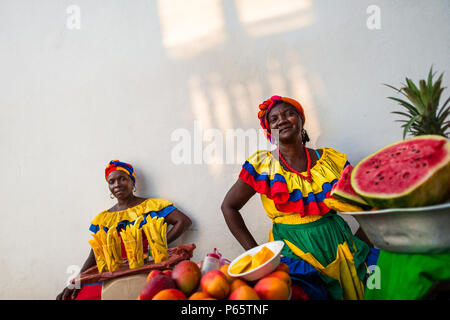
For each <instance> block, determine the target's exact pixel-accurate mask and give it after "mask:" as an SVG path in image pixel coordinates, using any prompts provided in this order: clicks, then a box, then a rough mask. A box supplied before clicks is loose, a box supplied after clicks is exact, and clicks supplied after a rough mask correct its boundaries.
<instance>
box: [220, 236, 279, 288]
mask: <svg viewBox="0 0 450 320" xmlns="http://www.w3.org/2000/svg"><path fill="white" fill-rule="evenodd" d="M263 247H267V248H268V249H270V250H272V252H273V253H274V256H273V257H272V258H270V259H269V260H267V261H266V262H265V263H263V264H262V265H260V266H258V267H256V268H255V269H252V270H249V271H247V272H243V273H239V274H235V273H232V272H230V269H231V268H232V267H233V265H234V264H235V263H236V262H237V261H239V259H241V258H242V257H243V256H245V255H246V254H249V255H251V256H253V255H254V254H256V253H257V252H258V251H259V250H261V249H262V248H263ZM283 247H284V242H283V241H272V242H267V243H264V244H261V245H259V246H257V247H254V248H252V249H250V250H247V251H245V252H244V253H242V254H241V255H239V256H238V257H237V258H235V259H234V260H233V261H231V263H230V266H229V268H228V274H229V275H230V276H231V277H236V278H242V279H244V280H247V281H255V280H258V279H260V278H262V277H264V276H265V275H268V274H269V273H271V272H272V271H274V270H275V269H276V268H277V267H278V265H279V264H280V258H281V250H282V249H283Z"/></svg>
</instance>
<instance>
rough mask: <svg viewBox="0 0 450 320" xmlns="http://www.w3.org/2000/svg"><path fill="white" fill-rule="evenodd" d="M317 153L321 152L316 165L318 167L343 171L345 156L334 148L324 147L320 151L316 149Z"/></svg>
mask: <svg viewBox="0 0 450 320" xmlns="http://www.w3.org/2000/svg"><path fill="white" fill-rule="evenodd" d="M317 151H318V152H320V151H322V154H321V156H320V159H319V161H318V163H319V164H320V165H325V166H331V167H336V166H337V168H339V170H341V169H343V168H344V166H345V165H346V163H347V155H346V154H345V153H342V152H340V151H337V150H336V149H334V148H330V147H325V148H322V149H317Z"/></svg>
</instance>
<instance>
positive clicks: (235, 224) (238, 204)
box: [221, 179, 258, 250]
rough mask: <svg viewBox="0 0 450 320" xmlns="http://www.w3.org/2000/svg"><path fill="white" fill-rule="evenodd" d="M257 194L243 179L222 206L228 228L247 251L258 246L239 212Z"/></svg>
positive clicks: (232, 188) (232, 189) (236, 184)
mask: <svg viewBox="0 0 450 320" xmlns="http://www.w3.org/2000/svg"><path fill="white" fill-rule="evenodd" d="M255 193H256V192H255V190H253V189H252V188H251V187H250V186H249V185H247V184H246V183H245V182H244V181H242V180H241V179H238V180H237V181H236V183H235V184H234V185H233V186H232V187H231V188H230V190H229V191H228V193H227V194H226V196H225V198H224V200H223V202H222V206H221V209H222V213H223V216H224V218H225V222H226V223H227V225H228V228H229V229H230V231H231V233H232V234H233V236H234V237H235V238H236V240H237V241H238V242H239V243H240V244H241V246H242V247H243V248H244V249H245V250H249V249H251V248H253V247H256V246H257V245H258V244H257V243H256V241H255V238H253V236H252V234H251V233H250V231H249V230H248V229H247V226H246V225H245V222H244V219H243V218H242V215H241V213H240V212H239V210H240V209H242V207H243V206H244V205H245V204H246V203H247V202H248V201H249V200H250V198H251V197H253V195H254V194H255Z"/></svg>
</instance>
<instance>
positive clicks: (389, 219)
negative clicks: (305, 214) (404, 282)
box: [339, 202, 450, 253]
mask: <svg viewBox="0 0 450 320" xmlns="http://www.w3.org/2000/svg"><path fill="white" fill-rule="evenodd" d="M339 213H340V214H343V215H351V216H353V217H354V218H355V219H356V220H357V221H358V223H359V224H360V226H361V228H362V229H363V230H364V232H365V233H366V234H367V237H368V238H369V239H370V241H372V243H373V244H374V246H376V247H377V248H380V249H383V250H386V251H391V252H399V253H444V252H450V202H447V203H443V204H439V205H434V206H427V207H418V208H396V209H383V210H377V211H364V212H339Z"/></svg>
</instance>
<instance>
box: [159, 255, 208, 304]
mask: <svg viewBox="0 0 450 320" xmlns="http://www.w3.org/2000/svg"><path fill="white" fill-rule="evenodd" d="M163 272H164V271H163ZM201 276H202V272H201V270H200V268H199V267H198V265H197V264H196V263H195V262H192V261H189V260H183V261H181V262H179V263H178V264H177V265H176V266H175V267H174V268H173V270H172V279H173V280H174V281H175V284H176V287H177V288H178V289H179V290H181V291H182V292H183V293H184V294H185V295H186V297H189V296H190V295H191V294H193V293H194V292H195V291H197V288H198V287H199V284H200V278H201Z"/></svg>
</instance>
